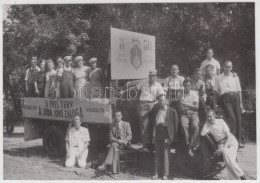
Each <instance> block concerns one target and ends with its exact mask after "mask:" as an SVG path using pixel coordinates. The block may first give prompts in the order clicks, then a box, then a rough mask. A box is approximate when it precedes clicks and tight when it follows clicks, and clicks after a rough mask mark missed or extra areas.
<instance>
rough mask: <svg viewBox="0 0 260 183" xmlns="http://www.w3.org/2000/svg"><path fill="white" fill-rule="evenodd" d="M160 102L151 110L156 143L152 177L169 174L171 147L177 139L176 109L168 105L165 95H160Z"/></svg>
mask: <svg viewBox="0 0 260 183" xmlns="http://www.w3.org/2000/svg"><path fill="white" fill-rule="evenodd" d="M157 99H158V104H156V105H155V106H154V107H153V109H152V111H151V119H152V123H151V126H150V133H151V136H152V139H153V142H154V145H155V162H156V163H155V164H156V174H155V175H154V176H153V177H152V179H157V178H159V177H162V179H163V180H167V179H168V176H169V164H170V148H171V144H172V143H173V142H174V141H176V137H177V129H178V123H179V118H178V115H177V112H176V110H174V109H172V108H171V107H169V106H168V101H167V100H166V96H165V95H163V94H162V95H159V96H158V98H157Z"/></svg>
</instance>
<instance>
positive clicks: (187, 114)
mask: <svg viewBox="0 0 260 183" xmlns="http://www.w3.org/2000/svg"><path fill="white" fill-rule="evenodd" d="M183 86H184V91H183V92H179V93H178V96H177V100H178V101H179V105H180V109H181V111H180V121H181V126H182V131H183V135H184V137H185V142H186V145H187V148H188V153H189V155H190V156H193V155H194V154H193V153H194V151H196V150H197V149H198V147H199V117H198V108H199V105H198V103H199V96H198V94H197V92H195V91H193V90H191V80H190V79H189V78H186V79H185V80H184V81H183Z"/></svg>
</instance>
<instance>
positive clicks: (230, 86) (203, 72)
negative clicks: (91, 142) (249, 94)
mask: <svg viewBox="0 0 260 183" xmlns="http://www.w3.org/2000/svg"><path fill="white" fill-rule="evenodd" d="M213 54H214V53H213V50H212V49H208V50H207V54H206V55H207V59H206V60H205V61H203V62H202V64H201V67H200V68H197V69H195V71H194V74H193V76H192V78H191V79H190V78H184V77H182V76H180V75H179V67H178V66H177V65H173V66H172V68H171V76H169V77H168V78H166V79H165V80H164V82H163V84H160V83H158V82H157V81H156V75H157V71H156V70H153V71H149V75H148V77H149V79H148V80H144V81H142V82H140V83H139V84H137V85H136V86H135V88H136V89H137V90H140V91H141V94H140V98H139V103H138V107H137V112H138V116H139V122H140V143H141V144H142V146H143V151H149V150H151V147H152V146H154V147H155V158H156V173H155V175H154V176H153V177H152V178H153V179H157V178H162V179H164V180H167V179H168V175H169V159H170V148H171V144H172V143H173V142H175V141H177V140H178V136H177V134H178V131H179V129H181V132H182V135H183V137H184V143H185V144H186V145H187V153H188V154H189V155H190V156H191V157H193V156H194V153H195V152H196V151H197V150H198V148H199V144H200V135H202V136H204V135H206V134H207V133H209V132H210V133H211V134H212V135H213V137H214V138H215V140H216V142H217V143H218V150H217V151H216V153H217V154H221V153H222V155H223V158H224V161H225V164H226V166H227V170H228V173H229V176H230V178H231V179H245V176H244V172H243V171H242V170H241V168H240V167H239V165H238V163H237V161H236V155H237V150H238V148H242V147H244V145H243V144H242V143H241V132H240V126H241V110H242V109H243V105H242V95H241V86H240V81H239V78H238V76H237V74H235V73H232V72H231V71H232V62H231V61H225V62H224V65H223V73H220V64H219V62H218V61H217V60H215V59H214V58H213ZM126 91H127V90H125V91H122V93H124V92H126ZM217 105H220V107H221V108H222V109H223V112H224V119H225V121H226V122H227V124H226V122H225V121H224V120H223V119H216V118H215V117H216V112H215V110H216V108H217ZM122 117H123V115H122V112H121V111H116V112H115V113H114V119H115V120H114V123H113V124H112V125H111V127H110V132H109V139H110V148H109V151H108V155H107V158H106V160H105V162H104V163H103V164H102V165H101V166H99V167H98V169H100V170H104V169H106V168H107V165H112V167H113V169H112V170H113V173H118V171H117V170H118V169H117V166H118V161H119V160H118V156H119V154H118V153H119V151H120V149H122V148H127V147H128V146H129V145H130V141H131V139H132V132H131V126H130V124H129V123H128V122H125V121H122ZM179 124H180V125H179ZM200 127H203V128H202V129H201V128H200ZM76 131H77V130H76ZM76 131H75V130H74V131H73V132H74V133H76ZM77 133H78V132H77ZM75 137H76V135H75ZM76 138H77V137H76ZM87 139H89V138H87ZM66 140H67V141H68V135H67V137H66ZM85 141H86V143H87V140H85ZM81 146H82V147H85V146H83V145H81ZM78 147H79V145H76V146H74V147H73V148H78ZM83 149H85V148H83ZM79 152H81V151H79ZM83 154H84V153H83V152H82V153H80V156H79V157H80V158H82V157H83ZM70 155H71V154H70ZM69 157H70V158H71V156H69ZM80 158H78V160H79V159H80ZM73 159H74V160H75V157H73ZM67 161H69V160H68V157H67V160H66V162H67ZM74 163H75V162H74ZM79 163H80V162H79ZM67 165H68V163H66V166H67ZM69 165H71V164H69ZM69 165H68V166H69Z"/></svg>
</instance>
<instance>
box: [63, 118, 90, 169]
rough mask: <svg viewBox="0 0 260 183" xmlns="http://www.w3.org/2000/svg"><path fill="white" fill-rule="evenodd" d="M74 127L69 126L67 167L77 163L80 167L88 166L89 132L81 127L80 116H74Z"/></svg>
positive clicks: (66, 139)
mask: <svg viewBox="0 0 260 183" xmlns="http://www.w3.org/2000/svg"><path fill="white" fill-rule="evenodd" d="M73 125H74V127H69V129H68V130H67V134H66V138H65V141H66V161H65V166H66V167H68V168H69V167H73V166H74V165H75V164H76V163H77V164H78V166H79V167H80V168H85V167H86V161H87V157H88V145H89V141H90V138H89V132H88V129H87V128H84V127H81V121H80V117H79V116H77V115H76V116H75V117H74V121H73Z"/></svg>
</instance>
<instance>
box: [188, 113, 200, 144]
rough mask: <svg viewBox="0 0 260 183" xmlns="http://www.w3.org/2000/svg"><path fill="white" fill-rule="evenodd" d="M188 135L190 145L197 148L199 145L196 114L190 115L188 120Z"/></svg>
mask: <svg viewBox="0 0 260 183" xmlns="http://www.w3.org/2000/svg"><path fill="white" fill-rule="evenodd" d="M190 125H191V126H190V128H191V130H190V136H191V141H190V145H191V146H192V147H195V148H198V147H199V118H198V115H197V114H192V115H191V121H190Z"/></svg>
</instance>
